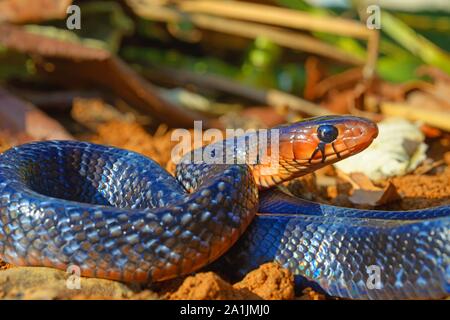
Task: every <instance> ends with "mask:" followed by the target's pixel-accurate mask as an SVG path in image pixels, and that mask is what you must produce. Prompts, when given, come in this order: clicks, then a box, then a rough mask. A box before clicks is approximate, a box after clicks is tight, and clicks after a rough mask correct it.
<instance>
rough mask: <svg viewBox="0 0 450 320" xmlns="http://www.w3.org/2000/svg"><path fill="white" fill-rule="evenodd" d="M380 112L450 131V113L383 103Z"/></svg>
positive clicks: (402, 104)
mask: <svg viewBox="0 0 450 320" xmlns="http://www.w3.org/2000/svg"><path fill="white" fill-rule="evenodd" d="M380 108H381V112H382V113H383V114H384V115H387V116H396V117H402V118H406V119H409V120H414V121H415V120H419V121H423V122H424V123H426V124H429V125H431V126H433V127H436V128H439V129H443V130H446V131H450V122H449V121H448V119H450V112H448V111H437V110H429V109H424V108H423V107H421V106H416V105H410V104H404V103H393V102H384V103H382V104H381V106H380Z"/></svg>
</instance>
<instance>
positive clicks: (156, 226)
mask: <svg viewBox="0 0 450 320" xmlns="http://www.w3.org/2000/svg"><path fill="white" fill-rule="evenodd" d="M276 130H278V131H277V132H278V133H279V141H277V142H279V146H278V147H277V151H278V152H279V162H278V164H279V167H278V171H277V173H276V174H274V173H270V174H269V173H267V171H265V170H264V169H267V168H266V167H267V164H262V163H257V164H253V165H247V164H211V163H206V162H199V163H195V161H194V162H192V161H189V160H190V156H191V154H189V155H187V156H185V157H184V158H183V161H182V162H181V163H180V164H178V166H177V174H176V178H174V177H172V176H171V175H170V174H168V173H167V172H166V171H165V170H164V169H162V168H161V167H160V166H159V165H157V164H156V163H155V162H154V161H152V160H151V159H148V158H146V157H144V156H141V155H138V154H136V153H133V152H129V151H125V150H121V149H117V148H111V147H105V146H100V145H95V144H90V143H85V142H70V141H47V142H36V143H30V144H26V145H22V146H19V147H16V148H12V149H10V150H8V151H6V152H5V153H3V154H2V155H0V257H1V258H2V259H4V260H5V261H7V262H10V263H12V264H15V265H29V266H48V267H54V268H59V269H64V270H65V269H66V268H67V267H68V266H69V265H77V266H79V267H80V269H81V273H82V275H84V276H90V277H100V278H108V279H114V280H119V281H124V282H140V283H146V282H151V281H160V280H165V279H169V278H173V277H176V276H179V275H183V274H187V273H190V272H193V271H195V270H198V269H199V268H201V267H203V266H205V265H207V264H208V263H210V262H212V261H214V260H216V259H217V258H219V257H220V256H222V255H223V254H224V253H225V252H227V251H228V252H227V253H226V254H225V257H224V258H223V263H224V264H226V263H229V264H230V268H234V269H236V270H237V271H240V272H247V271H249V270H251V269H253V268H255V267H257V266H258V265H259V264H261V263H263V262H266V261H272V260H275V261H277V262H279V263H280V264H281V265H282V266H284V267H286V268H288V269H290V270H291V271H292V272H294V274H296V275H298V276H300V277H305V278H307V279H310V280H313V281H315V282H317V283H318V284H319V285H320V286H321V287H322V288H323V289H324V290H325V291H327V292H328V293H329V294H331V295H335V296H341V297H352V298H373V299H377V298H417V297H430V298H432V297H441V296H443V295H446V294H448V293H449V291H450V285H449V277H450V267H449V256H450V242H449V240H450V235H449V230H450V217H449V213H450V209H449V206H442V207H437V208H430V209H426V210H416V211H397V212H385V211H371V210H356V209H350V208H340V207H333V206H328V205H323V204H318V203H312V202H307V201H304V200H300V199H297V198H293V197H291V196H288V195H287V194H285V193H282V192H281V191H280V190H278V189H273V188H272V189H270V188H271V187H272V186H274V185H276V184H278V183H280V182H283V181H286V180H289V179H292V178H294V177H297V176H300V175H303V174H306V173H308V172H311V171H314V170H316V169H318V168H320V167H322V166H324V165H327V164H330V163H333V162H336V161H338V160H340V159H343V158H345V157H347V156H350V155H352V154H355V153H357V152H360V151H361V150H363V149H364V148H366V147H367V146H368V145H369V144H370V143H371V141H372V140H373V139H374V138H375V137H376V135H377V129H376V126H375V125H374V124H373V123H371V122H370V121H368V120H365V119H362V118H357V117H350V116H343V117H322V118H313V119H311V120H309V121H304V122H299V123H295V124H293V125H289V126H282V127H279V128H276ZM250 138H251V136H250V135H247V136H243V137H240V138H237V139H236V140H235V139H231V140H226V141H225V142H220V143H217V144H216V146H221V147H222V148H224V150H226V151H228V152H229V154H231V155H232V159H234V160H235V162H237V161H236V160H239V159H240V160H242V158H244V160H245V159H247V158H248V153H247V151H246V150H248V148H247V149H246V148H241V147H238V146H237V144H234V142H236V141H237V142H239V141H241V142H244V144H243V145H244V146H247V147H248V146H249V144H252V143H254V142H252V141H254V140H252V139H250ZM231 142H233V144H231ZM274 143H275V140H273V139H272V140H271V139H269V140H268V144H269V145H273V144H274ZM258 147H260V145H258ZM202 150H206V149H202ZM211 150H213V149H208V152H210V151H211ZM217 150H219V149H217ZM210 155H214V156H216V157H222V156H223V155H220V156H218V155H217V154H215V152H210ZM227 163H229V162H227ZM237 163H242V162H237ZM258 189H259V191H258ZM188 191H190V192H188ZM257 212H258V214H256V213H257ZM255 215H256V216H255ZM248 226H250V227H249V228H247V227H248ZM238 239H239V240H238ZM236 241H237V243H236ZM235 243H236V244H235ZM234 244H235V245H234ZM231 247H232V248H231ZM230 248H231V250H229V249H230Z"/></svg>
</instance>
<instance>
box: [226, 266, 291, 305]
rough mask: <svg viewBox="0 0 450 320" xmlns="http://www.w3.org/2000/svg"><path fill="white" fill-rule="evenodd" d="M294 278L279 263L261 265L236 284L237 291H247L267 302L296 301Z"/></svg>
mask: <svg viewBox="0 0 450 320" xmlns="http://www.w3.org/2000/svg"><path fill="white" fill-rule="evenodd" d="M294 286H295V285H294V276H293V275H292V274H291V273H290V272H289V271H288V270H287V269H283V268H282V267H281V266H280V265H278V264H277V263H274V262H271V263H266V264H263V265H261V266H260V267H259V268H258V269H256V270H254V271H252V272H250V273H248V274H247V275H246V276H245V278H244V279H243V280H242V281H241V282H238V283H236V284H235V285H234V286H233V287H234V288H235V289H239V290H242V289H247V290H249V291H251V292H252V293H254V294H256V295H258V296H259V297H261V298H263V299H265V300H290V299H294V295H295V291H294Z"/></svg>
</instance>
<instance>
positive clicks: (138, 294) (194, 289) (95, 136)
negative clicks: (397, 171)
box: [0, 121, 450, 300]
mask: <svg viewBox="0 0 450 320" xmlns="http://www.w3.org/2000/svg"><path fill="white" fill-rule="evenodd" d="M77 138H79V139H82V140H88V141H92V142H96V143H102V144H108V145H113V146H117V147H120V148H125V149H129V150H133V151H136V152H139V153H142V154H144V155H146V156H148V157H151V158H153V159H154V160H156V161H157V162H158V163H159V164H161V165H162V166H164V167H166V168H167V169H168V170H169V171H173V168H174V165H173V164H172V163H171V162H170V151H171V148H172V147H173V146H174V144H175V143H176V142H173V141H171V131H170V130H167V129H166V128H165V127H164V126H160V128H159V129H158V130H156V133H155V134H153V135H152V134H149V133H148V132H147V131H146V130H145V129H144V128H143V127H142V126H140V125H139V124H137V123H135V122H120V121H109V122H105V123H103V124H101V125H99V126H97V127H96V130H95V132H94V133H92V134H88V135H86V134H84V135H80V136H77ZM429 144H430V146H431V148H430V149H429V152H428V153H429V154H428V155H429V157H431V158H433V161H435V163H436V162H437V165H434V166H432V167H431V168H425V169H424V170H422V171H424V172H425V173H421V174H414V173H413V174H409V175H406V176H403V177H397V178H394V179H391V180H390V181H391V182H392V183H393V184H394V185H395V187H396V188H397V191H398V193H399V194H400V195H401V200H400V201H397V202H395V203H392V204H389V205H388V206H387V208H388V209H392V210H398V209H402V210H407V209H414V208H424V207H430V206H436V205H442V204H449V203H450V183H449V182H450V153H449V150H450V141H449V140H448V138H438V139H434V140H432V141H430V142H429ZM11 145H14V140H13V139H12V138H11V137H10V136H8V135H5V134H0V151H4V150H5V149H7V148H9V147H10V146H11ZM416 171H417V170H416ZM325 173H326V174H327V175H328V176H329V177H332V178H333V179H336V180H337V181H338V182H337V183H336V184H334V185H332V186H331V187H330V186H328V187H318V186H315V185H314V183H313V182H314V181H313V180H314V178H311V177H305V178H301V179H298V181H296V182H295V183H294V184H293V185H294V186H295V188H294V189H296V190H297V192H298V193H299V194H301V191H302V189H303V190H304V189H305V188H308V189H309V190H308V191H309V194H310V195H311V194H313V195H314V196H313V197H312V200H316V201H322V202H326V203H334V204H338V205H344V206H350V205H351V203H349V201H348V189H349V188H348V185H346V183H345V181H344V182H343V181H340V180H339V178H337V177H336V175H335V172H334V170H332V169H328V170H327V172H325ZM386 182H387V181H382V182H380V184H381V185H382V184H383V183H386ZM311 188H312V189H313V190H311ZM311 191H315V192H311ZM11 268H14V266H11V265H9V264H6V263H4V262H2V263H1V264H0V269H3V270H8V269H11ZM1 272H3V271H0V273H1ZM152 290H154V292H152V293H151V294H149V291H148V290H144V291H139V290H138V291H134V292H133V293H132V294H128V295H127V297H126V298H131V299H148V298H152V299H153V298H155V297H156V298H162V299H309V300H311V299H312V300H319V299H326V298H327V297H325V296H324V295H322V294H319V293H317V292H314V291H313V290H311V289H310V288H306V289H305V290H304V291H303V292H302V294H301V295H298V296H295V294H294V281H293V276H292V275H291V274H290V273H289V272H288V271H287V270H284V269H282V268H280V267H279V266H278V265H276V264H275V263H268V264H265V265H262V266H261V267H260V268H259V269H258V270H254V271H252V272H250V273H249V274H247V276H246V277H245V278H244V279H243V280H242V281H240V282H238V283H235V284H230V283H228V282H227V281H225V280H223V279H222V278H221V277H220V276H219V275H217V274H215V273H213V272H203V273H197V274H194V275H192V276H189V277H185V278H183V279H176V280H172V281H167V282H164V283H162V284H159V285H158V286H157V287H155V288H152ZM154 293H156V295H155V294H154ZM3 295H6V296H8V294H7V293H5V294H3ZM23 297H25V298H26V297H27V296H26V295H25V296H22V298H23ZM31 297H35V295H33V296H31ZM38 297H40V296H39V295H38ZM57 297H59V298H71V299H72V298H73V299H80V298H81V299H82V298H113V297H108V296H100V297H99V296H98V295H97V296H89V295H81V296H80V295H77V296H57Z"/></svg>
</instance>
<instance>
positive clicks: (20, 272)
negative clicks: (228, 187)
mask: <svg viewBox="0 0 450 320" xmlns="http://www.w3.org/2000/svg"><path fill="white" fill-rule="evenodd" d="M67 279H68V274H67V273H66V272H64V271H61V270H57V269H52V268H43V267H14V268H10V269H7V270H3V271H0V298H2V299H157V298H158V296H157V295H156V294H155V293H153V292H151V291H148V290H145V291H141V292H139V293H136V292H135V291H134V290H132V289H131V288H130V287H128V286H127V285H125V284H123V283H120V282H117V281H111V280H106V279H96V278H85V277H81V278H80V282H79V283H80V287H79V289H70V284H73V282H72V283H70V282H68V281H67ZM68 283H69V286H68Z"/></svg>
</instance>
